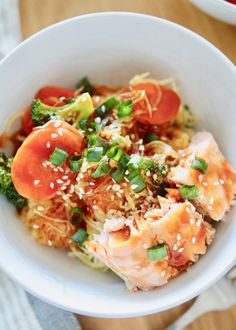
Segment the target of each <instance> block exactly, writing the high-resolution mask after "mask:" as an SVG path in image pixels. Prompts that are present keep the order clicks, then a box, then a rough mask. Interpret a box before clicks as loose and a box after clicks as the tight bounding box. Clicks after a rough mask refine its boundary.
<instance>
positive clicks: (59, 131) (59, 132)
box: [57, 128, 63, 136]
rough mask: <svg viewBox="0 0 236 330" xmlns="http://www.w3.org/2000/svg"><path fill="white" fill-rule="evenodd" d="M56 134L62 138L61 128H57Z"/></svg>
mask: <svg viewBox="0 0 236 330" xmlns="http://www.w3.org/2000/svg"><path fill="white" fill-rule="evenodd" d="M57 132H58V134H59V135H60V136H63V129H62V128H58V130H57Z"/></svg>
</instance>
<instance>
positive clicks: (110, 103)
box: [94, 97, 119, 117]
mask: <svg viewBox="0 0 236 330" xmlns="http://www.w3.org/2000/svg"><path fill="white" fill-rule="evenodd" d="M118 104H119V101H118V100H117V99H116V98H115V97H110V98H109V99H107V100H106V101H105V102H104V103H102V104H100V105H99V106H98V107H97V108H96V109H95V110H94V112H95V113H96V114H97V115H98V116H100V117H104V116H105V115H106V114H107V113H108V112H109V111H111V110H112V109H114V108H115V106H117V105H118Z"/></svg>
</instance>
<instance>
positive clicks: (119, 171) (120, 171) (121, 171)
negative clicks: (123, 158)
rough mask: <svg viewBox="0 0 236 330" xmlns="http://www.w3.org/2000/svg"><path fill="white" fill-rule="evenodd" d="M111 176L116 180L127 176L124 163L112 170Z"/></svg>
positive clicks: (118, 180)
mask: <svg viewBox="0 0 236 330" xmlns="http://www.w3.org/2000/svg"><path fill="white" fill-rule="evenodd" d="M111 176H112V178H113V179H114V180H115V181H116V182H120V181H122V180H123V179H124V176H125V168H124V167H123V166H122V165H119V166H118V168H116V169H114V170H113V171H112V173H111Z"/></svg>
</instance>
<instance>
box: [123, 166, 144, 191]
mask: <svg viewBox="0 0 236 330" xmlns="http://www.w3.org/2000/svg"><path fill="white" fill-rule="evenodd" d="M127 178H128V180H129V182H130V185H131V189H132V190H134V192H135V193H139V192H140V191H142V190H143V189H144V188H145V187H146V184H145V182H144V180H143V177H142V176H141V175H140V174H139V173H137V171H132V172H131V173H130V174H129V175H128V177H127Z"/></svg>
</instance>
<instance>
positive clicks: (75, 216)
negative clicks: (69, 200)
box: [70, 206, 83, 226]
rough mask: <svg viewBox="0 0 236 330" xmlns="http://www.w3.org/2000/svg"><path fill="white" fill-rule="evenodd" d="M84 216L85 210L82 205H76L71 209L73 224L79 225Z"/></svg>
mask: <svg viewBox="0 0 236 330" xmlns="http://www.w3.org/2000/svg"><path fill="white" fill-rule="evenodd" d="M82 218H83V211H82V209H81V207H79V206H76V207H73V208H72V209H71V210H70V221H71V223H72V225H74V226H78V225H79V224H80V222H81V221H82Z"/></svg>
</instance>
